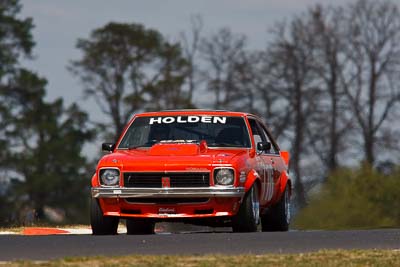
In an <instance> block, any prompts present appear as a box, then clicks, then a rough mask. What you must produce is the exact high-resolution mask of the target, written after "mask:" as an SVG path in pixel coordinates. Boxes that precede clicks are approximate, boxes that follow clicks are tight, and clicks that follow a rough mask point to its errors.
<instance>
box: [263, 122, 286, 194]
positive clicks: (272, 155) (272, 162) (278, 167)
mask: <svg viewBox="0 0 400 267" xmlns="http://www.w3.org/2000/svg"><path fill="white" fill-rule="evenodd" d="M257 123H258V126H259V127H260V128H261V130H260V132H261V135H262V137H263V139H264V140H266V141H267V142H269V143H270V144H271V149H269V150H267V151H264V158H265V162H266V167H267V168H268V169H269V171H271V172H272V173H271V179H270V180H269V181H268V190H269V191H268V194H267V196H268V198H267V199H268V201H271V200H272V199H274V198H275V196H276V195H277V193H278V192H279V187H280V177H281V172H282V170H283V169H284V162H283V160H282V158H281V157H280V154H279V147H278V145H277V144H276V142H275V140H274V139H273V137H272V136H271V133H270V132H269V131H268V129H267V128H266V127H265V125H264V124H263V123H262V122H260V121H257Z"/></svg>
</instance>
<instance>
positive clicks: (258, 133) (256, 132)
mask: <svg viewBox="0 0 400 267" xmlns="http://www.w3.org/2000/svg"><path fill="white" fill-rule="evenodd" d="M249 123H250V128H251V132H252V133H253V138H254V143H255V145H256V150H257V152H261V151H259V150H258V148H257V143H259V142H265V141H267V139H266V135H265V134H264V133H263V131H262V129H261V128H260V126H259V125H258V123H257V122H256V121H255V120H254V119H249Z"/></svg>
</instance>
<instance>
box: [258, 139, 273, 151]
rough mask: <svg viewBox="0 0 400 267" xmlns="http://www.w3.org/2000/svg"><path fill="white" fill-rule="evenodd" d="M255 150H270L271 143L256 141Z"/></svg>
mask: <svg viewBox="0 0 400 267" xmlns="http://www.w3.org/2000/svg"><path fill="white" fill-rule="evenodd" d="M257 150H258V151H268V150H271V143H270V142H268V141H265V142H258V143H257Z"/></svg>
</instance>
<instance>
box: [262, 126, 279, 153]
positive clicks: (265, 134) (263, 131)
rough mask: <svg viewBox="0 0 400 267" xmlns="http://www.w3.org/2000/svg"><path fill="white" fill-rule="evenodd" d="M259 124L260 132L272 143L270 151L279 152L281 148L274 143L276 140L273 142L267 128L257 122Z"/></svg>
mask: <svg viewBox="0 0 400 267" xmlns="http://www.w3.org/2000/svg"><path fill="white" fill-rule="evenodd" d="M257 126H258V127H259V129H260V132H261V134H262V135H263V136H264V138H265V140H266V141H268V142H270V143H271V150H270V153H271V154H277V153H278V152H279V150H278V149H277V148H276V147H275V144H274V142H272V140H271V138H270V137H269V135H268V132H267V131H266V130H265V128H264V127H263V126H262V125H261V124H260V123H259V122H257Z"/></svg>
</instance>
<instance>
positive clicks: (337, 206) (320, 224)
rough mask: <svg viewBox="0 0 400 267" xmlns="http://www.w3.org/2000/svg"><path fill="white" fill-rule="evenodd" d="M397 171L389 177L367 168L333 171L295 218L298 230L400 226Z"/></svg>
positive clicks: (398, 178) (295, 225) (399, 183)
mask: <svg viewBox="0 0 400 267" xmlns="http://www.w3.org/2000/svg"><path fill="white" fill-rule="evenodd" d="M399 205H400V169H397V170H396V171H394V172H393V173H392V174H390V175H384V174H382V173H379V172H377V171H375V170H373V169H372V168H370V167H368V166H362V167H361V168H359V169H356V170H351V169H341V170H338V171H336V172H334V173H333V174H332V175H331V176H330V177H329V178H328V180H327V182H326V183H325V184H324V185H323V186H322V188H321V190H320V191H319V192H318V193H316V194H315V195H314V196H312V197H311V200H310V202H309V204H308V206H307V207H306V208H304V209H303V210H301V211H300V213H299V214H298V216H297V217H296V219H295V222H294V225H293V227H294V228H298V229H349V228H377V227H399V226H400V209H399Z"/></svg>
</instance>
